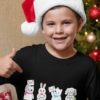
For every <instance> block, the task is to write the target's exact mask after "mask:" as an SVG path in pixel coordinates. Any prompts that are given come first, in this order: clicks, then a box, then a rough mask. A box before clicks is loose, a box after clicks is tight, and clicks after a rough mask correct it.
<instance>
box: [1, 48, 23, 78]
mask: <svg viewBox="0 0 100 100" xmlns="http://www.w3.org/2000/svg"><path fill="white" fill-rule="evenodd" d="M15 54H16V50H15V49H14V48H13V49H12V51H11V52H10V53H9V54H8V55H6V56H4V57H0V76H2V77H5V78H9V77H10V76H11V75H12V74H13V73H14V72H16V71H17V72H19V73H22V72H23V70H22V69H21V67H20V66H19V65H18V64H16V63H15V62H14V61H13V60H12V58H13V57H14V56H15Z"/></svg>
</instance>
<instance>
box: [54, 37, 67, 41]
mask: <svg viewBox="0 0 100 100" xmlns="http://www.w3.org/2000/svg"><path fill="white" fill-rule="evenodd" d="M66 38H67V37H60V38H53V39H54V40H65V39H66Z"/></svg>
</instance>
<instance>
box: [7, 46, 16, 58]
mask: <svg viewBox="0 0 100 100" xmlns="http://www.w3.org/2000/svg"><path fill="white" fill-rule="evenodd" d="M15 54H16V50H15V48H12V51H11V52H10V53H9V54H8V57H10V58H13V57H14V56H15Z"/></svg>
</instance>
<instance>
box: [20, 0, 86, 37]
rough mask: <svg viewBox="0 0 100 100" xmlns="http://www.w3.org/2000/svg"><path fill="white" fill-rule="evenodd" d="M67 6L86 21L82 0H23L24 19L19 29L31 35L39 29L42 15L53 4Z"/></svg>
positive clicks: (53, 5)
mask: <svg viewBox="0 0 100 100" xmlns="http://www.w3.org/2000/svg"><path fill="white" fill-rule="evenodd" d="M59 5H63V6H67V7H69V8H71V9H72V10H73V11H75V12H76V13H77V14H78V15H79V16H80V17H81V18H82V19H83V26H84V24H85V23H86V14H85V11H84V4H83V1H82V0H25V1H24V2H23V3H22V8H23V12H24V14H25V17H26V21H25V22H24V23H22V25H21V30H22V32H23V33H24V34H26V35H29V36H32V35H35V34H37V33H38V31H39V30H40V29H41V21H42V16H43V15H44V14H45V13H46V12H47V11H48V10H49V9H50V8H53V7H55V6H59Z"/></svg>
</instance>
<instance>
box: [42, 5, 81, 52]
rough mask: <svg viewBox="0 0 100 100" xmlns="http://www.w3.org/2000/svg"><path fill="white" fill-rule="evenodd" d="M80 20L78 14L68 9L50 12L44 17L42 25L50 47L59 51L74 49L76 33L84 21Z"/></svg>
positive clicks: (63, 8) (56, 9) (60, 8)
mask: <svg viewBox="0 0 100 100" xmlns="http://www.w3.org/2000/svg"><path fill="white" fill-rule="evenodd" d="M79 20H80V19H79ZM79 20H78V18H77V17H76V14H75V13H74V12H73V11H72V10H70V9H69V8H67V7H59V8H55V9H52V10H49V11H48V12H47V13H46V14H45V15H44V18H43V23H42V25H43V34H44V37H45V39H46V44H47V45H48V47H49V48H53V49H55V50H58V51H62V50H67V49H68V48H70V49H71V48H73V41H74V39H75V36H76V33H78V32H79V31H80V30H81V26H82V20H81V21H79Z"/></svg>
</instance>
